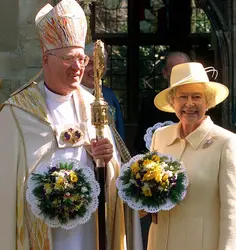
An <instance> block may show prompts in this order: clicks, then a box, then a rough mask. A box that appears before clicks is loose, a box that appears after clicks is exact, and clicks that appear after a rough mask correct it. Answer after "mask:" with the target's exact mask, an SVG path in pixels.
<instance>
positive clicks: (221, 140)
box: [148, 63, 236, 250]
mask: <svg viewBox="0 0 236 250" xmlns="http://www.w3.org/2000/svg"><path fill="white" fill-rule="evenodd" d="M227 96H228V89H227V88H226V87H225V86H224V85H222V84H220V83H216V82H210V81H209V79H208V76H207V74H206V72H205V70H204V68H203V66H202V65H201V64H200V63H184V64H180V65H177V66H175V67H174V68H173V70H172V73H171V79H170V87H169V88H167V89H165V90H163V91H162V92H160V93H159V94H158V95H157V96H156V97H155V100H154V103H155V105H156V107H157V108H159V109H161V110H163V111H166V112H175V114H176V116H177V117H178V118H179V120H180V121H179V123H178V124H174V125H170V126H168V127H164V128H160V129H158V130H156V131H155V134H154V136H153V140H152V146H151V150H152V151H158V152H160V153H163V154H169V155H172V156H173V157H175V158H176V159H178V160H180V161H182V162H183V164H184V166H185V168H186V169H187V173H188V177H189V186H188V190H187V195H186V197H185V199H184V200H183V201H182V202H181V203H180V204H179V205H177V206H176V207H175V208H173V209H172V210H170V211H161V212H160V213H159V214H158V223H157V224H155V223H152V225H151V227H150V231H149V240H148V250H235V249H236V153H235V152H236V136H235V134H233V133H231V132H229V131H228V130H225V129H223V128H221V127H219V126H216V125H215V124H214V123H213V122H212V121H211V118H210V117H209V116H206V111H207V110H208V109H209V108H212V107H214V106H215V105H217V104H219V103H220V102H222V101H223V100H224V99H225V98H226V97H227Z"/></svg>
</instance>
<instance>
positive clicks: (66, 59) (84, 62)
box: [47, 53, 89, 67]
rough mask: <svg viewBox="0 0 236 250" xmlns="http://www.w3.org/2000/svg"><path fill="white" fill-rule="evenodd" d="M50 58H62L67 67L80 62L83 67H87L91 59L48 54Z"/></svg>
mask: <svg viewBox="0 0 236 250" xmlns="http://www.w3.org/2000/svg"><path fill="white" fill-rule="evenodd" d="M47 54H48V55H50V56H56V57H58V58H60V59H61V60H62V61H63V63H64V64H67V65H71V64H72V63H74V62H75V61H79V64H80V66H81V67H85V66H87V65H88V63H89V57H88V56H87V55H85V56H67V55H65V56H59V55H55V54H53V53H47Z"/></svg>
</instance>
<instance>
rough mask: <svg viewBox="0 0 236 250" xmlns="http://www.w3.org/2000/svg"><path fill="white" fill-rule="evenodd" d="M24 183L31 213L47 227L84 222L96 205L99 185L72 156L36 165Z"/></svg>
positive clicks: (75, 224)
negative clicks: (26, 186) (26, 187)
mask: <svg viewBox="0 0 236 250" xmlns="http://www.w3.org/2000/svg"><path fill="white" fill-rule="evenodd" d="M27 184H28V189H27V191H26V198H27V201H28V203H29V204H30V205H31V210H32V212H33V214H34V215H35V216H36V217H37V218H39V219H42V220H44V221H45V223H46V224H47V225H48V226H50V227H62V228H64V229H71V228H74V227H76V226H77V225H78V224H84V223H86V222H87V221H88V220H89V219H90V217H91V214H92V213H93V212H95V211H96V209H97V207H98V195H99V193H100V187H99V184H98V182H97V181H96V180H95V176H94V172H93V171H92V170H91V169H90V168H89V167H86V166H82V165H81V164H80V162H79V161H77V160H76V159H73V158H71V159H64V158H61V159H58V160H52V161H51V162H49V163H46V164H45V163H43V164H41V165H39V166H38V167H37V168H36V170H35V172H33V173H32V174H31V175H30V176H29V179H28V183H27Z"/></svg>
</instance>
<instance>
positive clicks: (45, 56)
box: [43, 54, 48, 66]
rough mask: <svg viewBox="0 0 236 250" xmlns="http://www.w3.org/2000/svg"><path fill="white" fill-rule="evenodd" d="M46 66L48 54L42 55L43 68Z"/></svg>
mask: <svg viewBox="0 0 236 250" xmlns="http://www.w3.org/2000/svg"><path fill="white" fill-rule="evenodd" d="M47 64H48V54H43V66H45V65H47Z"/></svg>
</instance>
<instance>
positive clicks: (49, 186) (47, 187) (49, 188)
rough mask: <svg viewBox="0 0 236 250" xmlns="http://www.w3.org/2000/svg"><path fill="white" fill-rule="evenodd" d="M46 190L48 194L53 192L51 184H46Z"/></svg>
mask: <svg viewBox="0 0 236 250" xmlns="http://www.w3.org/2000/svg"><path fill="white" fill-rule="evenodd" d="M44 189H45V191H46V194H50V193H51V192H52V188H51V184H49V183H46V184H44Z"/></svg>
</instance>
